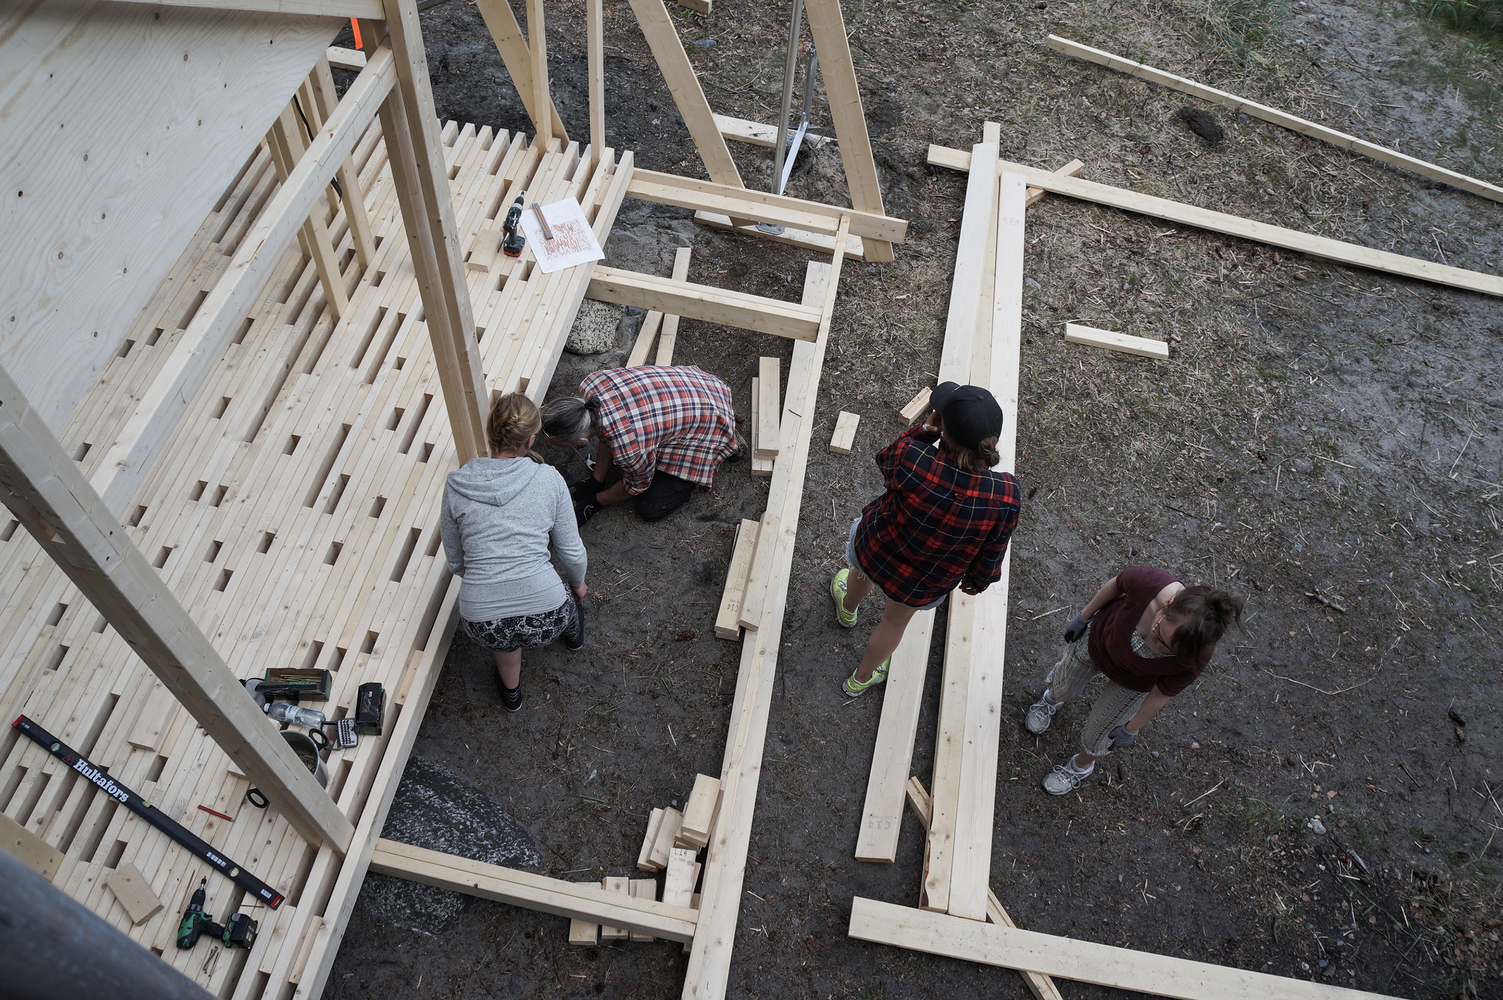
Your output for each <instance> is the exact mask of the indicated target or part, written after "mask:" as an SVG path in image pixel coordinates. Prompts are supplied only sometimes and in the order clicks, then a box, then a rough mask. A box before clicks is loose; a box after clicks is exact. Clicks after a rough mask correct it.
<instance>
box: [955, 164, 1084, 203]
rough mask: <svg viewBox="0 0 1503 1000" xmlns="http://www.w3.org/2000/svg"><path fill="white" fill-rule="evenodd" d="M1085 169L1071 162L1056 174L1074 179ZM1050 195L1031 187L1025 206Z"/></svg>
mask: <svg viewBox="0 0 1503 1000" xmlns="http://www.w3.org/2000/svg"><path fill="white" fill-rule="evenodd" d="M966 169H970V167H969V163H968V164H967V167H966ZM1084 169H1085V164H1084V163H1082V162H1081V161H1080V160H1071V161H1070V162H1069V163H1066V164H1065V165H1064V166H1062V167H1060V168H1059V169H1058V170H1056V171H1055V173H1056V174H1063V175H1064V176H1066V177H1074V176H1075V175H1076V174H1078V173H1080V172H1081V171H1082V170H1084ZM1048 193H1049V192H1048V191H1045V190H1044V189H1043V188H1036V187H1031V188H1029V189H1028V200H1027V201H1026V202H1024V205H1025V206H1027V205H1032V204H1033V203H1034V202H1036V201H1038V200H1039V199H1040V198H1042V197H1043V196H1044V195H1046V194H1048Z"/></svg>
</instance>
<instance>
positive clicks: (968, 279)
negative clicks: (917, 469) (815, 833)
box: [935, 142, 998, 795]
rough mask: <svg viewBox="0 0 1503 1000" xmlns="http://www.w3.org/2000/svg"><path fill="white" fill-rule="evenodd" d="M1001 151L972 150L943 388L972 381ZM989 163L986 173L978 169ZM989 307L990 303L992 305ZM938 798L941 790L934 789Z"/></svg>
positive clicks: (991, 146)
mask: <svg viewBox="0 0 1503 1000" xmlns="http://www.w3.org/2000/svg"><path fill="white" fill-rule="evenodd" d="M996 162H997V145H996V143H984V142H983V143H977V144H976V145H975V146H973V147H971V170H970V174H969V178H968V180H967V181H966V189H965V209H964V214H963V215H962V216H961V218H960V246H959V248H958V250H957V252H956V255H955V274H954V278H953V280H952V282H951V285H950V309H949V313H948V315H947V318H946V320H945V340H944V348H943V350H942V351H941V353H940V360H939V378H938V379H937V380H936V381H939V382H959V383H961V384H962V385H963V384H965V383H966V382H968V381H970V374H971V348H972V344H973V342H974V340H975V336H976V321H977V316H978V314H979V311H980V309H981V284H982V281H983V278H984V271H985V264H986V237H987V234H988V233H989V232H990V230H991V225H992V218H993V216H994V215H995V214H996V203H997V201H996V199H997V176H998V175H997V170H996V166H995V164H996ZM980 163H986V164H987V168H986V169H985V170H982V169H979V168H978V164H980ZM987 306H990V303H987ZM935 794H936V795H938V794H939V789H935Z"/></svg>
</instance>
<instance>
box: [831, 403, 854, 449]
mask: <svg viewBox="0 0 1503 1000" xmlns="http://www.w3.org/2000/svg"><path fill="white" fill-rule="evenodd" d="M859 423H861V417H860V416H858V415H857V414H854V413H848V412H846V411H845V410H841V411H840V416H838V417H836V418H835V433H833V434H831V435H830V451H832V452H834V453H835V454H836V455H849V454H850V453H851V447H852V446H853V445H854V444H855V443H856V425H858V424H859Z"/></svg>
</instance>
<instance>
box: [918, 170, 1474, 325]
mask: <svg viewBox="0 0 1503 1000" xmlns="http://www.w3.org/2000/svg"><path fill="white" fill-rule="evenodd" d="M929 162H930V163H932V164H934V165H935V166H944V167H951V168H952V169H962V168H961V167H960V166H958V164H960V163H962V162H965V163H966V166H967V167H969V159H968V158H966V157H964V156H963V154H962V153H961V152H960V151H959V150H955V149H945V148H944V147H941V146H930V147H929ZM1002 169H1003V170H1010V171H1012V172H1014V173H1019V174H1022V175H1023V176H1024V177H1026V178H1027V179H1028V183H1029V184H1030V185H1032V186H1034V187H1040V188H1043V189H1044V190H1045V191H1048V192H1050V193H1052V194H1062V195H1066V196H1068V197H1071V198H1078V199H1080V200H1081V201H1089V202H1094V203H1096V204H1098V205H1107V206H1110V207H1112V208H1120V209H1122V210H1123V211H1124V212H1135V213H1137V214H1139V215H1147V216H1150V217H1152V218H1155V219H1163V220H1165V221H1166V222H1177V223H1180V224H1181V225H1186V226H1195V227H1197V228H1199V229H1208V230H1210V231H1211V232H1213V233H1223V234H1225V235H1227V236H1236V237H1238V238H1239V239H1244V240H1252V241H1253V242H1256V243H1266V244H1267V245H1269V246H1275V247H1280V248H1282V249H1284V250H1293V251H1296V252H1298V253H1304V254H1309V255H1310V256H1312V257H1320V258H1323V259H1325V260H1329V261H1333V262H1335V263H1337V264H1346V265H1349V266H1351V267H1363V268H1367V269H1369V270H1372V271H1381V272H1383V273H1385V274H1393V275H1398V276H1399V277H1402V278H1415V279H1418V280H1420V281H1430V282H1434V283H1435V284H1438V285H1448V286H1450V287H1452V288H1464V289H1466V290H1467V291H1472V292H1482V293H1483V294H1485V295H1499V296H1503V278H1500V277H1498V276H1496V275H1492V274H1483V273H1482V272H1480V271H1467V270H1464V269H1462V268H1459V267H1451V266H1449V265H1446V264H1436V263H1433V262H1431V261H1428V260H1420V259H1419V258H1417V257H1405V256H1403V255H1402V254H1396V253H1389V252H1387V251H1386V250H1373V249H1370V248H1368V247H1364V246H1358V245H1357V244H1355V243H1343V242H1341V241H1340V240H1333V239H1330V238H1328V237H1325V236H1315V235H1313V234H1311V233H1302V232H1300V231H1298V230H1296V229H1284V228H1283V227H1281V226H1274V225H1270V224H1268V223H1266V222H1255V221H1253V220H1252V219H1244V218H1241V217H1240V216H1236V215H1227V214H1226V213H1225V212H1215V211H1212V210H1211V209H1208V208H1197V207H1195V206H1194V205H1186V204H1184V203H1183V202H1177V201H1170V200H1169V199H1167V198H1155V197H1154V196H1152V195H1147V194H1139V193H1138V192H1136V191H1129V190H1127V189H1125V188H1118V187H1112V186H1111V185H1109V184H1097V183H1096V182H1094V181H1085V180H1081V179H1080V178H1078V177H1061V176H1059V175H1058V174H1054V173H1051V172H1049V171H1045V170H1039V169H1037V168H1035V167H1029V166H1025V165H1023V164H1021V163H1010V162H1008V161H1006V160H1004V161H1002Z"/></svg>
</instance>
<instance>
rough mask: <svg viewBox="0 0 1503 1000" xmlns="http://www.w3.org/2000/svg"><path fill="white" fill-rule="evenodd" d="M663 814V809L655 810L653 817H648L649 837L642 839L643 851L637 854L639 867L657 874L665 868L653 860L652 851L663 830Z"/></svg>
mask: <svg viewBox="0 0 1503 1000" xmlns="http://www.w3.org/2000/svg"><path fill="white" fill-rule="evenodd" d="M663 812H664V811H663V810H662V809H654V810H653V811H652V815H650V816H648V817H647V835H646V836H645V837H644V838H643V839H642V850H641V851H639V852H638V853H637V867H638V868H641V869H642V870H643V871H649V872H655V871H657V870H658V869H659V868H661V867H663V866H662V865H659V864H655V863H654V862H653V860H652V849H653V847H655V846H656V845H657V842H658V831H659V830H661V829H662V828H663Z"/></svg>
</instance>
